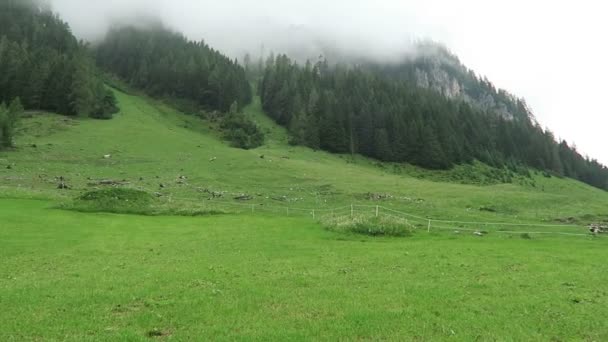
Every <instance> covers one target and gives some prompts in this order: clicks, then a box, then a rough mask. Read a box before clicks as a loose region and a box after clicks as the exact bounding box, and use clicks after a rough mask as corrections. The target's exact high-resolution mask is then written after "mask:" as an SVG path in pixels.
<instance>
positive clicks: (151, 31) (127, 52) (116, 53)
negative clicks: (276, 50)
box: [96, 23, 251, 112]
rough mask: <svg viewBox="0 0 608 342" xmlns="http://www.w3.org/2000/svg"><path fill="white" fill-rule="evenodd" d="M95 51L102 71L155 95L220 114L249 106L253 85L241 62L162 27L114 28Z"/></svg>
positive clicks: (152, 24) (153, 24) (152, 25)
mask: <svg viewBox="0 0 608 342" xmlns="http://www.w3.org/2000/svg"><path fill="white" fill-rule="evenodd" d="M96 51H97V61H98V63H99V65H100V66H101V67H102V68H104V69H105V70H108V71H109V72H112V73H114V74H116V75H118V76H119V77H121V78H122V79H124V80H125V81H127V82H128V83H129V84H131V85H132V86H134V87H136V88H139V89H142V90H144V91H145V92H147V93H148V94H150V95H152V96H160V97H169V98H174V99H180V100H189V101H192V102H194V103H195V104H197V105H199V106H201V107H203V108H206V109H208V110H219V111H222V112H228V111H229V110H230V107H231V105H232V104H233V103H235V102H236V103H237V104H238V106H239V107H242V106H244V105H246V104H248V103H249V102H251V87H250V85H249V82H248V81H247V77H246V75H245V70H244V68H243V67H241V66H240V65H239V64H238V62H237V61H233V60H230V59H229V58H227V57H226V56H224V55H222V54H221V53H220V52H218V51H215V50H213V49H212V48H211V47H209V46H208V45H207V44H205V43H204V42H193V41H189V40H188V39H186V38H185V37H184V36H183V35H181V34H178V33H175V32H172V31H170V30H168V29H166V28H164V27H163V26H162V24H158V23H151V24H150V25H149V27H145V28H136V27H130V26H127V27H117V28H114V29H112V30H111V31H110V32H109V33H108V34H107V36H106V38H105V39H104V40H103V42H102V43H101V44H100V45H99V46H98V47H97V49H96Z"/></svg>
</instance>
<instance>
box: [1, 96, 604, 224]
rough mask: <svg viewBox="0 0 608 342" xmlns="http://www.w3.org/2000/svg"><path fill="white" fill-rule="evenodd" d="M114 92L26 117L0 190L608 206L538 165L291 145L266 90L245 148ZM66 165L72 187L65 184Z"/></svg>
mask: <svg viewBox="0 0 608 342" xmlns="http://www.w3.org/2000/svg"><path fill="white" fill-rule="evenodd" d="M114 93H115V95H116V97H117V99H118V102H119V105H120V108H121V112H120V113H119V114H118V115H116V118H115V119H113V120H111V121H104V122H99V121H93V120H91V119H71V118H65V117H62V116H58V115H54V114H34V115H32V116H31V117H30V118H25V119H24V120H23V123H22V125H23V127H22V128H21V129H20V134H19V136H18V138H17V148H16V149H15V150H12V151H5V152H0V196H2V197H39V198H40V197H41V198H52V199H66V198H73V197H75V196H77V195H78V194H80V193H82V192H83V191H85V190H87V189H91V188H95V187H99V185H96V184H94V183H96V182H97V181H99V180H102V179H106V180H107V179H111V180H117V181H125V182H127V183H128V184H127V185H126V186H129V187H135V188H141V189H144V190H146V191H149V192H151V193H155V192H158V193H159V194H162V195H163V198H170V199H171V200H172V201H175V202H179V201H183V203H184V206H187V205H188V203H196V202H203V201H207V199H208V198H209V197H210V195H209V192H217V193H223V197H222V198H220V199H215V200H216V201H231V202H234V200H233V198H234V197H235V196H237V195H238V194H248V195H252V196H253V200H252V201H250V202H247V203H248V204H253V203H256V204H261V203H264V204H267V205H276V206H291V207H304V208H322V207H337V206H341V205H348V204H350V203H367V204H377V203H379V202H378V201H374V198H375V197H377V196H375V195H381V196H380V197H386V199H385V200H384V201H383V202H382V205H384V206H389V207H393V208H399V209H400V210H403V211H407V212H411V213H414V214H418V215H430V216H432V217H435V218H451V219H463V218H466V219H487V220H506V221H521V220H529V221H534V222H539V221H549V222H556V220H563V219H565V218H570V220H572V219H579V220H581V222H583V221H586V220H591V219H596V218H597V217H598V216H601V215H606V214H608V212H607V211H606V208H607V207H608V193H606V192H603V191H601V190H598V189H595V188H592V187H590V186H587V185H584V184H582V183H579V182H576V181H573V180H569V179H558V178H555V177H553V178H546V177H544V176H542V175H533V176H532V179H529V180H528V179H522V180H520V181H517V180H516V181H515V182H514V183H513V184H494V185H486V186H480V185H466V184H457V183H451V182H438V181H433V180H425V179H420V175H421V174H422V176H423V177H426V178H431V179H435V180H438V179H442V178H446V179H452V178H454V177H453V176H454V173H457V172H459V169H456V171H434V172H431V171H422V170H420V169H417V168H414V167H395V166H394V165H391V164H380V163H377V162H374V161H371V160H368V159H364V158H361V157H355V158H354V159H353V158H351V157H350V156H339V155H332V154H329V153H325V152H315V151H313V150H311V149H308V148H304V147H292V146H289V145H288V144H287V143H286V141H287V136H286V133H285V130H284V129H283V128H281V127H277V126H276V125H274V124H273V123H272V121H271V120H270V119H268V118H267V117H266V116H265V115H264V114H263V113H262V112H261V108H260V102H259V99H258V98H256V99H255V100H254V103H253V104H252V105H250V106H248V107H247V108H246V109H245V111H246V113H247V115H249V116H251V117H252V118H254V119H255V120H257V121H258V122H259V123H260V125H262V127H263V128H264V129H265V130H266V131H267V132H268V133H269V134H268V139H267V143H266V145H264V146H263V147H261V148H258V149H256V150H250V151H245V150H239V149H234V148H230V147H228V145H227V144H226V143H225V142H224V141H222V140H221V139H220V138H219V133H218V132H217V131H215V130H214V129H213V126H211V125H209V124H208V123H205V122H203V121H201V120H200V119H198V118H196V117H194V116H188V115H185V114H181V113H178V112H177V111H175V110H174V109H172V108H169V107H167V106H165V105H163V104H160V103H157V102H154V101H152V100H149V99H146V98H143V97H138V96H131V95H126V94H124V93H121V92H119V91H116V90H114ZM108 155H109V158H104V156H108ZM479 168H480V167H479ZM470 169H471V170H468V171H467V172H468V173H475V172H478V170H477V169H478V167H470ZM460 171H461V172H464V171H463V170H462V169H461V170H460ZM465 171H466V170H465ZM450 172H452V173H450ZM467 172H464V173H465V174H466V173H467ZM413 175H416V176H417V177H412V176H413ZM59 177H63V178H64V179H65V182H66V184H67V185H69V186H70V187H71V189H70V190H59V189H57V184H58V182H59V181H58V179H59ZM180 177H181V178H180ZM182 178H185V179H182ZM465 178H466V177H465ZM518 183H519V184H518ZM161 184H162V187H161ZM369 193H371V194H372V196H369V195H368V194H369ZM483 208H485V209H487V208H490V209H491V210H480V209H483Z"/></svg>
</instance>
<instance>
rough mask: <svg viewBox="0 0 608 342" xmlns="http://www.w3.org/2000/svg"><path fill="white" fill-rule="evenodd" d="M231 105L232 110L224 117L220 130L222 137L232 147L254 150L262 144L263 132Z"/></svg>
mask: <svg viewBox="0 0 608 342" xmlns="http://www.w3.org/2000/svg"><path fill="white" fill-rule="evenodd" d="M235 106H236V104H234V105H233V108H232V110H231V111H230V113H228V115H226V116H225V117H224V119H223V120H222V123H221V128H222V130H224V132H225V133H224V137H225V138H226V140H228V141H230V142H231V143H232V146H234V147H238V148H242V149H245V150H250V149H254V148H256V147H260V146H262V145H263V144H264V132H262V130H261V129H260V127H258V125H257V124H256V123H255V122H253V121H252V120H251V119H250V118H248V117H246V116H245V115H244V114H243V113H240V112H238V111H237V110H236V108H235Z"/></svg>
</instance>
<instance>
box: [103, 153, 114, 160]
mask: <svg viewBox="0 0 608 342" xmlns="http://www.w3.org/2000/svg"><path fill="white" fill-rule="evenodd" d="M110 158H112V155H111V154H106V155H104V156H103V159H110Z"/></svg>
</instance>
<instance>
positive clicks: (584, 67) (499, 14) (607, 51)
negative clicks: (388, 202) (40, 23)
mask: <svg viewBox="0 0 608 342" xmlns="http://www.w3.org/2000/svg"><path fill="white" fill-rule="evenodd" d="M51 2H52V5H53V8H54V9H55V10H56V11H57V12H59V13H60V15H61V16H62V17H63V18H64V19H65V20H67V21H68V22H69V23H70V25H71V27H72V29H73V31H74V33H75V34H76V35H77V36H79V37H81V38H84V39H87V40H96V39H100V38H101V37H103V35H104V33H105V31H106V30H107V28H108V27H109V26H110V25H111V23H113V22H115V21H117V20H118V21H127V22H138V21H140V19H138V18H141V17H159V18H160V19H162V21H163V22H165V23H166V24H167V25H168V26H169V27H171V28H173V29H175V30H177V31H180V32H182V33H184V34H185V35H186V36H187V37H189V38H191V39H194V40H202V39H204V40H205V41H206V42H207V43H209V44H210V45H211V46H213V47H214V48H216V49H218V50H220V51H222V52H224V53H226V54H228V55H230V56H231V57H233V58H240V57H242V56H243V55H244V53H245V52H250V53H251V54H252V55H259V54H260V53H262V52H263V53H265V54H267V53H268V52H269V51H275V52H286V53H290V54H297V55H298V56H303V55H306V56H311V57H312V56H315V55H318V54H320V53H322V52H323V51H327V50H328V49H330V48H331V49H334V50H340V51H342V52H343V53H345V54H349V55H350V54H352V55H361V56H367V57H371V58H375V59H382V60H394V59H395V58H399V57H400V56H403V55H407V54H412V53H415V50H414V49H413V48H412V46H413V44H412V42H413V41H416V40H421V39H424V40H426V39H431V40H434V41H438V42H441V43H443V44H445V45H446V46H447V47H448V48H450V50H452V51H453V52H454V53H455V54H457V55H458V56H459V57H460V59H461V60H462V62H463V63H465V64H466V65H467V66H468V67H470V68H472V69H474V70H475V71H476V72H478V73H479V74H482V75H485V76H487V77H488V78H489V79H490V80H491V81H492V82H493V83H495V84H496V85H497V86H498V87H501V88H504V89H507V90H508V91H510V92H511V93H514V94H515V95H517V96H520V97H524V98H525V99H526V100H527V102H528V103H529V104H530V106H531V107H532V109H533V111H534V114H535V115H536V117H537V119H538V121H539V122H540V123H541V124H542V125H543V126H546V127H548V128H550V129H551V130H552V131H554V132H555V134H556V136H558V137H561V138H564V139H566V140H568V141H569V142H571V143H575V144H576V145H577V146H578V149H579V151H580V152H583V153H586V154H589V155H591V156H593V157H595V158H598V159H599V160H600V161H602V162H603V163H605V164H608V148H606V147H608V144H607V143H606V142H605V140H606V138H605V135H606V133H605V131H606V130H607V129H608V115H607V114H608V113H607V109H606V106H605V105H604V103H603V102H604V101H603V97H604V88H606V87H605V84H606V82H608V68H606V67H605V65H604V63H605V61H606V60H608V48H607V47H606V45H605V44H603V43H602V42H603V41H604V39H605V37H604V34H605V33H606V32H608V21H604V20H603V18H602V13H608V11H607V10H606V8H605V6H606V5H604V4H603V3H602V2H600V1H593V0H580V1H577V2H565V1H564V2H557V1H527V0H512V1H509V2H503V1H492V0H486V1H482V0H461V1H449V0H448V1H442V0H350V1H347V0H333V1H320V0H292V1H286V0H284V1H281V0H256V1H246V0H224V1H221V2H218V1H209V0H106V1H95V2H93V1H82V0H51Z"/></svg>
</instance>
